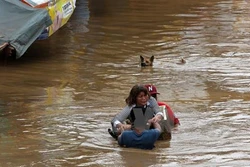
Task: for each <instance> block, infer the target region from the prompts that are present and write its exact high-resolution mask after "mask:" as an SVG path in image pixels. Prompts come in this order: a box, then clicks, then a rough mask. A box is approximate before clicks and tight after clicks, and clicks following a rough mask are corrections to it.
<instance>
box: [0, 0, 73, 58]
mask: <svg viewBox="0 0 250 167" xmlns="http://www.w3.org/2000/svg"><path fill="white" fill-rule="evenodd" d="M75 8H76V0H0V52H1V54H2V55H3V57H5V58H7V57H9V56H14V57H15V58H16V59H18V58H20V57H21V56H22V55H23V54H24V53H25V52H26V51H27V49H28V48H29V47H30V46H31V45H32V44H33V43H34V41H36V40H45V39H47V38H49V37H50V36H51V35H53V34H54V33H55V32H56V31H58V30H59V29H60V28H61V27H62V26H64V25H65V24H66V23H67V22H68V20H69V19H70V17H71V15H72V14H73V12H74V10H75Z"/></svg>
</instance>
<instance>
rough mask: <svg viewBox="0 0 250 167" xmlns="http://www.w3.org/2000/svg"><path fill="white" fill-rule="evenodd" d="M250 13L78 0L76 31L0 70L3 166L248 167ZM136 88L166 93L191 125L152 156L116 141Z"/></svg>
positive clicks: (240, 6)
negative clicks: (113, 128)
mask: <svg viewBox="0 0 250 167" xmlns="http://www.w3.org/2000/svg"><path fill="white" fill-rule="evenodd" d="M249 8H250V2H249V1H247V0H224V1H222V0H210V1H205V0H188V1H187V0H175V1H165V0H155V1H146V0H125V1H115V0H106V1H104V0H103V1H100V0H89V1H87V0H78V1H77V8H76V10H75V12H74V15H73V16H72V18H71V19H70V21H69V23H68V24H67V25H66V26H64V27H63V28H62V29H60V31H58V32H57V33H56V34H54V35H53V36H51V38H50V39H48V40H45V41H37V42H35V43H34V44H33V45H32V46H31V47H30V48H29V50H28V51H27V52H26V53H25V55H23V57H21V58H20V59H18V60H16V61H10V62H9V63H8V65H7V66H0V85H1V86H0V93H1V96H0V130H1V131H0V149H1V152H0V166H3V167H12V166H13V167H16V166H22V167H26V166H34V167H43V166H57V167H59V166H93V167H96V166H121V167H131V166H138V167H139V166H156V167H162V166H164V167H165V166H166V167H167V166H249V164H250V149H249V148H250V136H249V130H250V129H249V127H250V121H249V119H250V109H249V108H250V103H249V101H250V94H249V92H250V88H249V86H250V47H249V42H250V38H249V36H250V28H249V25H250V17H249V15H250V10H249ZM139 55H144V56H151V55H155V62H154V66H153V67H152V68H140V66H139ZM181 58H184V59H185V60H186V61H187V62H186V64H183V65H180V64H178V62H179V61H180V59H181ZM136 83H153V84H155V85H156V86H157V87H158V90H159V91H160V93H161V94H160V97H159V98H160V100H161V101H166V102H167V103H168V104H169V105H170V106H171V107H172V109H173V110H174V112H175V114H176V115H177V116H178V117H179V119H180V122H181V125H180V126H179V127H178V128H175V129H173V135H172V136H173V137H172V140H171V141H169V142H166V141H165V142H164V141H158V142H157V143H156V147H155V149H153V150H152V151H145V150H137V149H128V148H120V147H119V146H118V145H117V143H116V141H114V140H113V139H112V138H111V136H109V134H108V133H107V129H108V128H109V127H110V120H111V119H112V117H113V116H114V115H115V114H116V113H117V112H119V111H120V110H121V109H122V108H123V107H124V105H125V103H124V99H125V98H126V96H127V95H128V92H129V90H130V88H131V87H132V86H133V85H134V84H136Z"/></svg>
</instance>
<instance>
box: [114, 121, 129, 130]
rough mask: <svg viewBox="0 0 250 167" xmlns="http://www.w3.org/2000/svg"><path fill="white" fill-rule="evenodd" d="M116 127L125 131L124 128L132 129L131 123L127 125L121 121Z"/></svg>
mask: <svg viewBox="0 0 250 167" xmlns="http://www.w3.org/2000/svg"><path fill="white" fill-rule="evenodd" d="M116 128H117V130H118V131H120V132H123V131H124V130H129V129H131V125H127V124H122V123H120V124H118V125H117V126H116Z"/></svg>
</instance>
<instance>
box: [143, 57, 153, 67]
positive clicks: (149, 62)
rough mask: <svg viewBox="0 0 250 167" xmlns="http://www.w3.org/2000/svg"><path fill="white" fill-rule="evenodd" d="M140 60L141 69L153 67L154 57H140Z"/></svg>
mask: <svg viewBox="0 0 250 167" xmlns="http://www.w3.org/2000/svg"><path fill="white" fill-rule="evenodd" d="M140 60H141V67H146V66H153V62H154V56H151V57H150V58H146V57H143V56H140Z"/></svg>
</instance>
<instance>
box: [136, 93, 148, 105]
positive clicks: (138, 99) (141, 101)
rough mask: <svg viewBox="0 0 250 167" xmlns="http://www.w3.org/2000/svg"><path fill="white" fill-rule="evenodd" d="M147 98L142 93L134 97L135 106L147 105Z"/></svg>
mask: <svg viewBox="0 0 250 167" xmlns="http://www.w3.org/2000/svg"><path fill="white" fill-rule="evenodd" d="M148 99H149V97H148V95H147V94H145V93H144V92H140V93H139V95H138V96H137V97H136V105H137V106H144V105H146V104H147V101H148Z"/></svg>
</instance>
